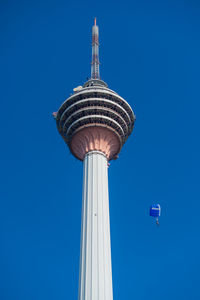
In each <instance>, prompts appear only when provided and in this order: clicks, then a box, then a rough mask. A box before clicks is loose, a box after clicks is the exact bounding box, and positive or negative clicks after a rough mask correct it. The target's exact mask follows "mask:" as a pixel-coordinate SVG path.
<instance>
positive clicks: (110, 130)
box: [55, 19, 135, 300]
mask: <svg viewBox="0 0 200 300" xmlns="http://www.w3.org/2000/svg"><path fill="white" fill-rule="evenodd" d="M55 118H56V123H57V128H58V131H59V133H60V134H61V136H62V137H63V139H64V141H65V142H66V144H67V145H68V146H69V149H70V151H71V153H72V154H73V155H74V156H75V157H76V158H77V159H79V160H81V161H83V194H82V223H81V250H80V270H79V298H78V299H79V300H112V299H113V291H112V290H113V289H112V269H111V248H110V220H109V199H108V162H109V161H110V160H112V159H116V158H117V157H118V154H119V152H120V150H121V148H122V146H123V145H124V143H125V141H126V140H127V138H128V137H129V135H130V134H131V132H132V130H133V125H134V121H135V116H134V113H133V111H132V109H131V107H130V105H129V104H128V103H127V102H126V101H125V100H124V99H123V98H122V97H120V96H119V95H118V94H117V93H116V92H114V91H112V90H110V89H109V88H108V86H107V84H106V83H105V82H104V81H102V80H101V79H100V73H99V29H98V26H97V25H96V19H95V21H94V26H93V27H92V63H91V78H90V79H89V80H88V81H87V82H86V83H84V85H83V86H82V87H81V86H79V87H77V88H76V89H74V93H73V94H72V95H71V96H70V97H69V98H68V99H66V100H65V101H64V103H63V104H62V105H61V107H60V108H59V110H58V112H57V113H56V114H55Z"/></svg>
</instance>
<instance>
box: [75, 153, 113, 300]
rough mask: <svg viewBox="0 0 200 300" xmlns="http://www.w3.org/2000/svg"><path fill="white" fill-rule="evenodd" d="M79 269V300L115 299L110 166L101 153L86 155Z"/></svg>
mask: <svg viewBox="0 0 200 300" xmlns="http://www.w3.org/2000/svg"><path fill="white" fill-rule="evenodd" d="M80 251H81V253H80V270H79V272H80V273H79V300H113V291H112V268H111V248H110V218H109V198H108V166H107V158H106V156H105V155H104V154H103V153H101V152H99V151H91V152H89V153H88V154H86V156H85V159H84V167H83V198H82V224H81V250H80Z"/></svg>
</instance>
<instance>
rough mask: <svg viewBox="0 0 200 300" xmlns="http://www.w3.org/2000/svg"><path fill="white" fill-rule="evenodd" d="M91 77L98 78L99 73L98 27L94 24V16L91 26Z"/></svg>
mask: <svg viewBox="0 0 200 300" xmlns="http://www.w3.org/2000/svg"><path fill="white" fill-rule="evenodd" d="M91 78H93V79H100V73H99V27H98V26H97V25H96V18H95V20H94V25H93V27H92V63H91Z"/></svg>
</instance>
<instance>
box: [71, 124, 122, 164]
mask: <svg viewBox="0 0 200 300" xmlns="http://www.w3.org/2000/svg"><path fill="white" fill-rule="evenodd" d="M120 148H121V145H120V141H119V137H118V136H117V134H116V133H114V132H113V131H111V130H110V129H107V128H104V127H97V126H94V127H88V128H84V129H82V130H80V131H78V132H77V133H76V134H75V135H74V136H73V138H72V141H71V143H70V150H71V152H72V153H73V155H74V156H76V157H77V158H78V159H80V160H83V159H84V157H85V155H86V154H87V153H88V152H90V151H95V150H96V151H100V152H103V153H104V154H105V155H106V157H107V159H108V160H111V159H113V158H114V157H115V156H116V155H117V154H118V153H119V151H120Z"/></svg>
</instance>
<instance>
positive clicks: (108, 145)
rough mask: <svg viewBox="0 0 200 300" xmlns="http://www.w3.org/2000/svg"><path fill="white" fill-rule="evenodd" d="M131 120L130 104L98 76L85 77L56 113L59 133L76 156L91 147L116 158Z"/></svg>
mask: <svg viewBox="0 0 200 300" xmlns="http://www.w3.org/2000/svg"><path fill="white" fill-rule="evenodd" d="M134 121H135V115H134V113H133V111H132V109H131V107H130V105H129V104H128V103H127V102H126V101H125V100H124V99H123V98H122V97H120V96H119V95H118V94H117V93H115V92H114V91H112V90H110V89H109V88H108V86H107V84H106V83H105V82H104V81H102V80H100V79H90V80H89V81H87V82H86V83H85V84H84V85H83V87H82V88H81V89H79V90H78V91H77V92H74V94H73V95H71V96H70V97H69V98H68V99H66V100H65V101H64V103H63V104H62V105H61V107H60V108H59V110H58V112H57V116H56V122H57V128H58V131H59V133H60V134H61V136H62V137H63V139H64V141H65V142H66V143H67V145H68V146H69V148H70V151H71V153H72V154H73V155H74V156H75V157H77V158H78V159H80V160H83V159H84V157H85V154H86V153H87V152H89V151H92V150H98V151H102V152H104V153H105V155H106V156H107V158H108V160H111V159H116V158H117V156H118V154H119V152H120V150H121V148H122V146H123V144H124V143H125V141H126V140H127V138H128V137H129V135H130V134H131V132H132V130H133V126H134Z"/></svg>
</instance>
